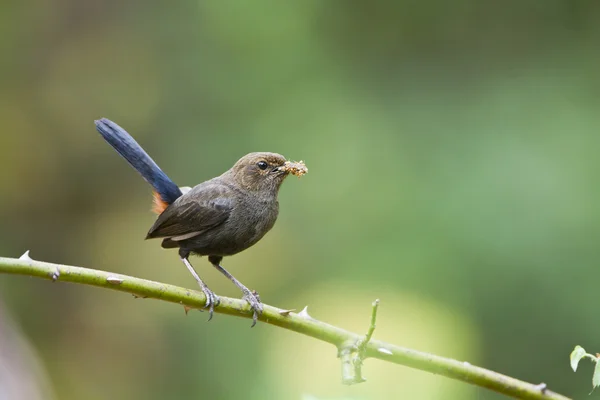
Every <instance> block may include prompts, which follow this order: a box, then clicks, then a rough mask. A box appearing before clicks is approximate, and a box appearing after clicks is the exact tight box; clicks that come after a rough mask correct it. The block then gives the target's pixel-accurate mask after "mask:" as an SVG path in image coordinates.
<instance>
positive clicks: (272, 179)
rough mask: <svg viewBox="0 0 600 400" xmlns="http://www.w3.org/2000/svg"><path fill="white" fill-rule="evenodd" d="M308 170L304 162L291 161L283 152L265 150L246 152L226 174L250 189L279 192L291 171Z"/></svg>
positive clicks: (300, 172) (301, 171) (252, 190)
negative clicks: (262, 151)
mask: <svg viewBox="0 0 600 400" xmlns="http://www.w3.org/2000/svg"><path fill="white" fill-rule="evenodd" d="M307 171H308V170H307V169H306V166H304V163H303V162H299V163H294V162H290V161H287V160H286V159H285V157H284V156H282V155H281V154H277V153H267V152H264V153H250V154H246V155H245V156H244V157H242V158H240V159H239V160H238V161H237V162H236V163H235V165H234V166H233V167H232V168H231V169H230V170H229V171H227V172H226V173H225V174H230V175H231V176H232V177H233V179H234V180H235V181H236V182H237V183H238V184H239V185H240V186H242V187H243V188H244V189H246V190H248V191H251V192H263V193H274V194H277V192H278V190H279V187H280V186H281V184H282V183H283V181H284V179H285V178H286V177H287V176H288V175H289V174H290V173H291V174H293V175H297V176H301V175H304V174H305V173H306V172H307Z"/></svg>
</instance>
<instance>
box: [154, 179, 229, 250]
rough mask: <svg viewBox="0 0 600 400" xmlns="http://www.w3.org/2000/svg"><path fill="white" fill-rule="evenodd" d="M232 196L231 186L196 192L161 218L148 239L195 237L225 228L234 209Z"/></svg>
mask: <svg viewBox="0 0 600 400" xmlns="http://www.w3.org/2000/svg"><path fill="white" fill-rule="evenodd" d="M230 192H231V189H229V188H228V187H227V186H207V187H196V188H194V189H192V190H191V191H190V192H188V193H186V194H185V195H183V196H181V197H180V198H179V199H177V200H176V201H175V202H174V203H173V204H171V205H170V206H169V207H167V209H166V210H165V211H164V212H163V213H162V214H160V215H159V216H158V218H157V220H156V222H155V223H154V225H152V228H150V231H149V232H148V235H147V236H146V239H150V238H160V237H162V238H169V237H171V238H172V237H181V236H187V235H191V236H189V237H193V236H196V235H200V234H202V233H203V232H206V231H207V230H209V229H212V228H214V227H216V226H219V225H221V224H223V223H224V222H225V221H227V219H228V218H229V216H230V215H231V211H232V210H233V206H234V200H233V198H232V196H231V193H230Z"/></svg>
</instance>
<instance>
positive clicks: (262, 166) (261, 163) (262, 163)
mask: <svg viewBox="0 0 600 400" xmlns="http://www.w3.org/2000/svg"><path fill="white" fill-rule="evenodd" d="M256 165H258V168H260V169H263V170H264V169H267V167H268V166H269V164H267V162H266V161H259V162H258V163H257V164H256Z"/></svg>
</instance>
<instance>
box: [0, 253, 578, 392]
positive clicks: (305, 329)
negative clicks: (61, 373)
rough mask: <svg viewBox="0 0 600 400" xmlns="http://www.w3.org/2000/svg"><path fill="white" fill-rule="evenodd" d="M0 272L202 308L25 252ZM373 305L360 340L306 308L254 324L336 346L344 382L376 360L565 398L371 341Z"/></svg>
mask: <svg viewBox="0 0 600 400" xmlns="http://www.w3.org/2000/svg"><path fill="white" fill-rule="evenodd" d="M0 273H5V274H14V275H27V276H32V277H38V278H43V279H49V280H52V281H60V282H71V283H79V284H84V285H90V286H96V287H101V288H106V289H113V290H117V291H121V292H126V293H130V294H132V295H134V296H136V297H141V298H151V299H158V300H162V301H167V302H170V303H175V304H180V305H182V306H183V307H184V308H186V309H190V308H195V309H202V307H203V306H204V304H205V298H204V295H203V293H202V292H198V291H195V290H191V289H185V288H182V287H177V286H173V285H168V284H165V283H160V282H153V281H149V280H145V279H140V278H135V277H131V276H127V275H121V274H115V273H111V272H105V271H99V270H93V269H88V268H81V267H75V266H69V265H61V264H52V263H47V262H42V261H36V260H32V259H31V258H30V257H29V252H27V253H25V254H23V256H22V257H21V258H19V259H15V258H2V257H0ZM220 299H221V303H220V304H219V305H218V306H217V307H215V312H217V313H221V314H228V315H235V316H238V317H244V318H252V312H251V310H250V307H249V305H248V304H247V303H246V302H245V301H243V300H240V299H233V298H228V297H221V298H220ZM378 304H379V302H378V301H375V302H374V303H373V311H372V314H371V325H370V327H369V330H368V332H367V335H366V336H361V335H359V334H357V333H353V332H349V331H346V330H344V329H342V328H338V327H336V326H333V325H330V324H327V323H325V322H322V321H319V320H316V319H314V318H312V317H311V316H310V315H308V312H307V311H306V308H305V309H304V310H302V311H301V312H299V313H296V312H293V310H283V309H279V308H277V307H273V306H269V305H264V311H263V313H262V315H261V316H260V317H259V321H261V322H265V323H268V324H271V325H275V326H278V327H281V328H285V329H288V330H291V331H294V332H298V333H302V334H304V335H307V336H310V337H313V338H315V339H318V340H322V341H325V342H327V343H331V344H333V345H334V346H336V347H337V349H338V354H339V356H340V358H341V359H342V365H343V367H342V370H343V371H344V373H345V374H346V375H343V381H344V382H345V383H357V382H362V381H364V378H362V374H361V367H362V363H363V361H364V360H365V359H366V358H377V359H380V360H384V361H388V362H391V363H395V364H400V365H405V366H408V367H411V368H416V369H420V370H423V371H428V372H432V373H435V374H439V375H442V376H446V377H449V378H452V379H457V380H461V381H463V382H468V383H471V384H473V385H477V386H481V387H484V388H488V389H490V390H493V391H496V392H498V393H503V394H505V395H507V396H511V397H514V398H520V399H552V400H567V399H568V398H567V397H565V396H562V395H560V394H557V393H554V392H551V391H550V390H548V389H547V387H546V385H545V384H539V385H534V384H531V383H527V382H523V381H520V380H518V379H515V378H511V377H508V376H506V375H502V374H499V373H497V372H493V371H490V370H487V369H484V368H480V367H476V366H473V365H471V364H470V363H468V362H461V361H457V360H452V359H448V358H444V357H440V356H436V355H433V354H427V353H423V352H420V351H416V350H412V349H407V348H404V347H400V346H396V345H393V344H390V343H385V342H382V341H379V340H374V339H372V338H371V337H372V335H373V332H374V330H375V321H376V316H377V307H378ZM344 363H347V364H344ZM344 365H347V367H344Z"/></svg>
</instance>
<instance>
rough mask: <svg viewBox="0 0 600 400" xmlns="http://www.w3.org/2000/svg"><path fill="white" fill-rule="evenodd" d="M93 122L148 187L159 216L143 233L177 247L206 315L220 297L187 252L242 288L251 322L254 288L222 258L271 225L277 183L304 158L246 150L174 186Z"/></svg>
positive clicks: (256, 308)
mask: <svg viewBox="0 0 600 400" xmlns="http://www.w3.org/2000/svg"><path fill="white" fill-rule="evenodd" d="M95 124H96V129H97V130H98V132H100V134H101V135H102V137H103V138H104V139H105V140H106V141H107V142H108V143H109V144H110V145H111V146H112V147H113V148H114V149H115V150H116V151H117V152H118V153H119V154H120V155H121V156H122V157H123V158H125V160H127V162H129V164H130V165H131V166H132V167H133V168H135V169H136V170H137V171H138V172H139V173H140V174H141V175H142V177H143V178H144V179H145V180H146V181H147V182H148V183H149V184H150V185H151V186H152V187H153V189H154V193H153V194H154V208H153V210H154V211H155V212H156V213H157V214H159V216H158V218H157V220H156V222H155V223H154V225H152V227H151V228H150V231H148V234H147V236H146V239H153V238H162V247H163V248H166V249H168V248H179V257H180V258H181V261H182V262H183V263H184V264H185V266H186V267H187V269H188V270H189V271H190V273H191V274H192V275H193V276H194V278H195V279H196V281H197V282H198V285H200V288H201V289H202V291H203V292H204V294H205V296H206V305H205V308H208V309H209V314H210V316H209V320H210V319H211V318H212V315H213V310H214V307H215V306H216V305H218V304H219V298H218V296H217V295H215V294H214V293H213V292H212V291H211V290H210V289H209V288H208V286H206V284H205V283H204V281H203V280H202V279H200V277H199V276H198V274H197V273H196V271H195V270H194V267H193V266H192V264H191V263H190V261H189V256H190V255H191V254H196V255H200V256H208V261H209V262H210V263H211V264H212V265H213V266H214V267H215V268H216V269H218V270H219V271H220V272H221V273H222V274H223V275H225V276H226V277H227V278H228V279H229V280H231V281H232V282H233V283H234V284H235V285H236V286H237V287H238V288H239V289H240V290H241V291H242V293H243V299H245V300H246V301H247V302H248V303H249V304H250V307H251V308H252V311H253V322H252V326H254V325H255V324H256V320H257V318H258V315H259V314H260V313H261V312H262V310H263V306H262V303H261V302H260V299H259V297H258V294H256V292H252V291H250V290H249V289H248V288H247V287H246V286H244V285H243V284H242V283H241V282H240V281H238V280H237V279H235V278H234V277H233V275H231V274H230V273H229V272H227V270H225V268H223V267H222V266H221V261H222V260H223V257H225V256H231V255H234V254H236V253H239V252H241V251H243V250H245V249H247V248H248V247H250V246H252V245H253V244H255V243H256V242H258V241H259V240H260V239H261V238H262V237H263V236H264V235H265V234H266V233H267V232H268V231H269V230H270V229H271V228H272V227H273V225H274V224H275V220H276V219H277V214H278V212H279V203H278V201H277V194H278V192H279V187H280V186H281V184H282V183H283V181H284V179H285V178H286V177H287V176H288V175H289V174H290V173H291V174H293V175H297V176H301V175H303V174H305V173H306V172H307V169H306V166H305V165H304V163H303V162H302V161H300V162H298V163H295V162H290V161H286V159H285V158H284V157H283V156H282V155H280V154H277V153H250V154H247V155H245V156H244V157H242V158H240V159H239V160H238V161H237V162H236V163H235V165H234V166H233V167H232V168H231V169H229V170H227V171H225V172H224V173H223V174H222V175H220V176H218V177H216V178H213V179H210V180H208V181H206V182H203V183H201V184H199V185H197V186H195V187H193V188H191V189H190V188H179V187H178V186H177V185H176V184H175V183H174V182H173V181H172V180H171V179H169V177H168V176H167V175H166V174H165V173H164V172H163V171H162V170H161V169H160V168H159V167H158V165H156V163H155V162H154V161H153V160H152V158H150V156H149V155H148V154H147V153H146V152H145V151H144V149H142V147H141V146H140V145H139V144H138V143H137V142H136V141H135V140H134V139H133V138H132V137H131V135H129V134H128V133H127V132H126V131H125V130H124V129H123V128H121V127H120V126H119V125H117V124H116V123H114V122H112V121H110V120H108V119H106V118H102V119H100V120H97V121H95ZM182 189H183V191H182Z"/></svg>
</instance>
